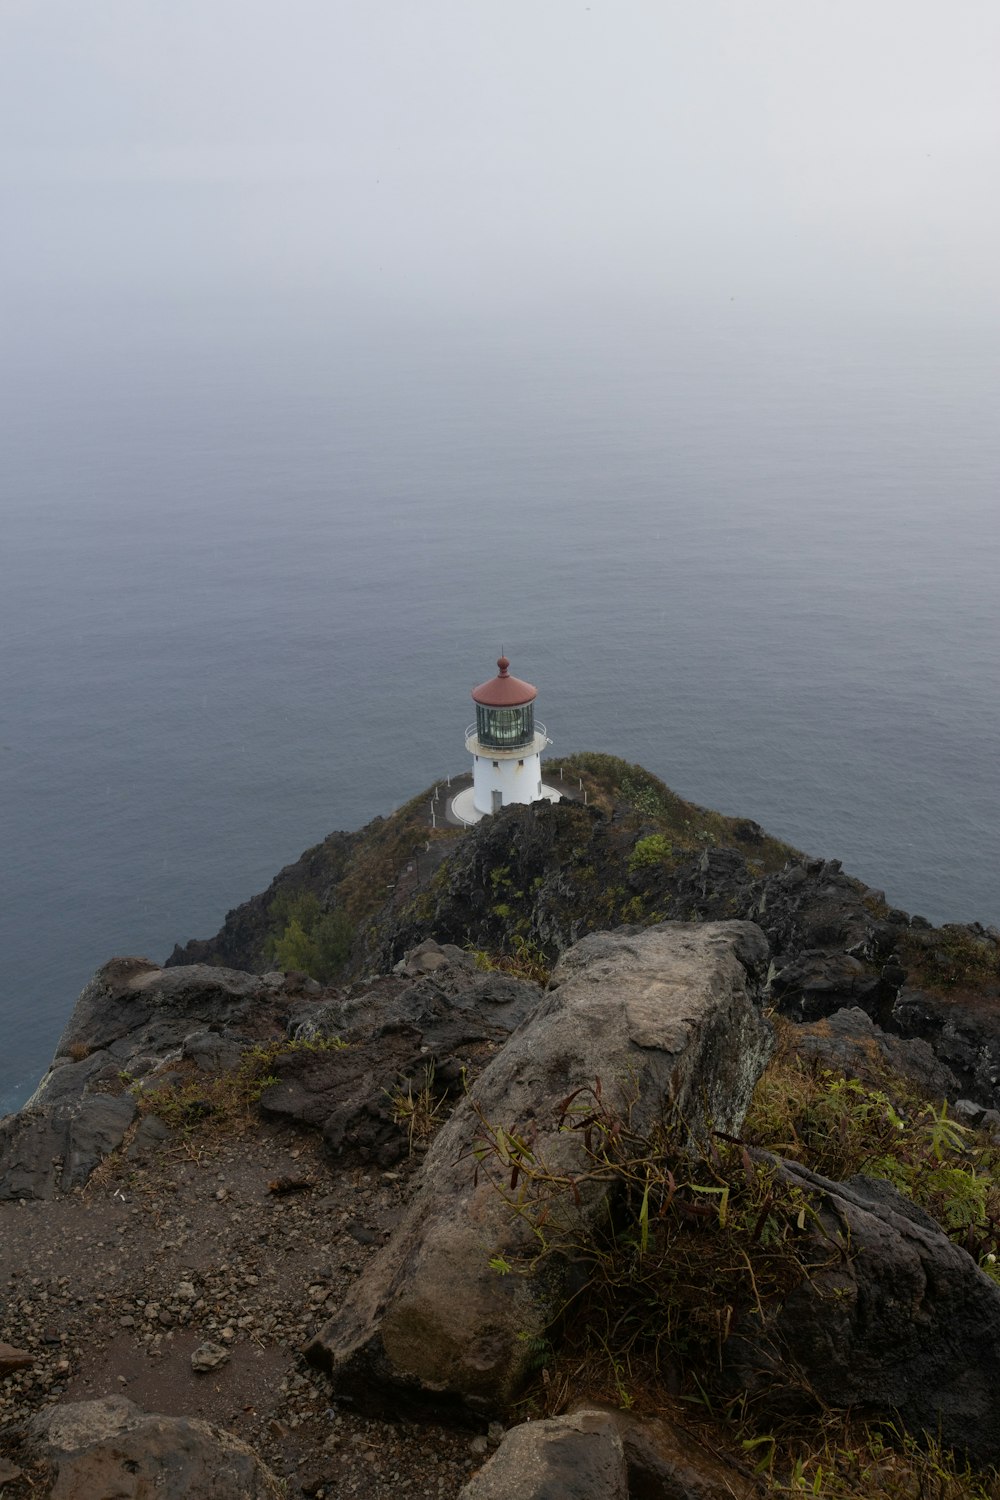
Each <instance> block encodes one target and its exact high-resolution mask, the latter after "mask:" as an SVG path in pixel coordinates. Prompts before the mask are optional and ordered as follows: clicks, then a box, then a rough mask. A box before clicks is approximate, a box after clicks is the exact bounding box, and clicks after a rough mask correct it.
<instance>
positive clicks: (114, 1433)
mask: <svg viewBox="0 0 1000 1500" xmlns="http://www.w3.org/2000/svg"><path fill="white" fill-rule="evenodd" d="M27 1451H28V1453H29V1454H30V1455H31V1457H32V1458H34V1459H40V1460H42V1461H43V1462H44V1463H47V1464H49V1465H50V1466H51V1467H52V1469H53V1471H54V1474H55V1481H54V1483H53V1486H52V1489H51V1491H50V1492H49V1493H50V1494H51V1497H52V1500H96V1497H97V1496H108V1497H110V1496H121V1497H125V1496H143V1495H152V1494H154V1493H155V1494H156V1495H157V1496H162V1500H273V1496H274V1495H276V1494H277V1493H278V1485H277V1481H276V1480H275V1477H274V1475H273V1474H271V1473H270V1472H269V1470H267V1469H266V1468H265V1467H264V1465H263V1464H262V1463H261V1462H260V1460H259V1459H258V1458H257V1457H256V1455H255V1454H254V1453H253V1452H252V1451H251V1449H249V1448H248V1447H247V1446H246V1444H245V1443H241V1442H240V1441H239V1439H238V1438H235V1437H233V1436H232V1434H231V1433H228V1432H223V1431H222V1429H221V1428H218V1427H212V1426H210V1424H209V1423H208V1422H202V1421H199V1420H198V1419H197V1418H194V1417H164V1416H157V1415H154V1414H152V1413H149V1412H144V1411H143V1410H142V1409H141V1407H138V1406H136V1405H135V1404H134V1403H133V1402H132V1401H128V1400H126V1398H125V1397H124V1396H106V1397H105V1398H104V1399H103V1400H101V1401H76V1402H72V1403H70V1404H68V1405H63V1406H54V1407H47V1408H46V1409H45V1410H43V1411H40V1412H39V1413H38V1414H37V1415H36V1416H34V1417H32V1418H31V1420H30V1422H29V1424H28V1441H27Z"/></svg>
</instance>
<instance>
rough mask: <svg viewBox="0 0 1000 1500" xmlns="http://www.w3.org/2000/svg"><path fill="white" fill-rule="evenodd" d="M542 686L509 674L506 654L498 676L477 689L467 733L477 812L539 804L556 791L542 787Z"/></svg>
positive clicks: (544, 740) (498, 662)
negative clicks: (538, 704)
mask: <svg viewBox="0 0 1000 1500" xmlns="http://www.w3.org/2000/svg"><path fill="white" fill-rule="evenodd" d="M537 696H538V689H537V688H534V687H532V685H531V683H530V682H522V681H521V679H520V677H512V676H511V675H510V662H509V661H508V660H507V658H506V656H501V657H500V658H499V659H498V661H497V675H496V676H495V677H491V678H490V679H489V681H488V682H482V683H480V685H479V687H477V688H473V691H472V701H473V702H474V703H475V705H476V722H475V723H474V724H470V725H469V727H468V729H467V730H466V731H465V748H466V750H468V751H469V753H470V755H471V756H472V792H473V795H472V803H473V807H474V808H475V811H476V813H477V814H478V815H479V816H482V815H483V814H484V813H495V812H499V811H500V809H501V807H507V806H508V805H509V804H510V803H511V802H538V801H539V800H541V799H542V798H545V799H546V800H549V799H550V798H551V797H552V796H553V795H555V796H556V797H558V793H554V794H553V791H552V790H551V789H550V788H548V787H543V785H542V751H543V750H544V749H545V746H546V745H547V744H548V743H549V740H548V738H547V736H546V734H545V725H544V724H536V722H535V699H536V698H537Z"/></svg>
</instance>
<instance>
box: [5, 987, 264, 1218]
mask: <svg viewBox="0 0 1000 1500" xmlns="http://www.w3.org/2000/svg"><path fill="white" fill-rule="evenodd" d="M282 987H283V980H282V977H281V976H280V975H274V976H267V977H265V978H260V977H258V976H257V975H253V974H241V973H238V972H236V971H235V970H231V969H216V968H210V967H208V966H205V965H194V966H192V967H188V968H182V969H172V970H165V969H161V968H158V967H157V965H156V964H152V963H150V962H149V961H148V959H144V958H114V959H111V961H110V962H109V963H106V964H104V965H103V967H102V968H100V969H98V971H97V973H96V974H95V975H94V977H93V979H92V980H91V981H90V983H89V984H88V985H87V986H86V988H85V989H84V990H83V992H82V993H81V995H80V998H79V1000H78V1001H77V1003H76V1006H75V1008H74V1010H73V1014H72V1016H71V1018H70V1021H69V1024H68V1025H67V1027H66V1029H65V1031H64V1032H63V1034H62V1037H61V1038H60V1041H59V1045H58V1047H57V1048H56V1056H55V1059H54V1061H53V1063H52V1066H51V1067H50V1068H49V1071H48V1072H47V1073H46V1075H45V1077H44V1078H43V1079H42V1081H41V1083H40V1084H39V1086H38V1088H37V1089H36V1090H35V1092H34V1094H33V1095H32V1097H31V1098H30V1099H29V1100H28V1102H27V1104H26V1105H25V1106H24V1108H23V1109H22V1110H21V1111H20V1113H19V1114H16V1115H10V1116H8V1117H7V1118H6V1119H5V1120H3V1121H0V1200H3V1199H19V1198H51V1197H52V1196H54V1194H55V1193H56V1192H57V1191H59V1190H61V1191H63V1192H69V1191H71V1190H72V1189H73V1188H76V1187H81V1186H82V1185H83V1184H84V1183H85V1182H86V1181H87V1179H88V1177H89V1176H90V1174H91V1173H92V1172H93V1170H94V1168H95V1167H96V1166H97V1165H98V1164H99V1163H100V1162H101V1161H103V1159H104V1158H105V1157H106V1156H108V1155H109V1154H110V1153H111V1152H112V1151H115V1150H117V1148H118V1147H119V1146H120V1145H121V1143H122V1140H123V1139H124V1137H125V1132H126V1131H127V1130H128V1127H129V1126H130V1125H131V1123H132V1121H133V1120H134V1118H135V1114H136V1104H135V1100H134V1099H133V1098H132V1096H131V1095H130V1094H129V1093H128V1092H127V1091H126V1090H123V1086H122V1075H123V1074H124V1075H126V1077H132V1078H142V1077H143V1076H145V1075H146V1074H147V1073H149V1072H150V1071H151V1070H152V1069H154V1068H156V1067H158V1066H159V1065H160V1064H162V1063H163V1062H164V1061H165V1060H169V1059H171V1058H176V1059H178V1060H180V1059H181V1058H182V1057H183V1056H184V1055H185V1044H186V1043H190V1044H191V1047H192V1048H193V1049H194V1051H195V1052H196V1051H197V1050H198V1049H199V1048H200V1049H201V1050H202V1051H203V1052H204V1054H205V1056H206V1058H210V1059H211V1061H212V1063H213V1064H218V1062H219V1060H220V1056H221V1054H220V1051H219V1050H218V1049H213V1047H212V1046H211V1044H210V1038H211V1037H217V1038H218V1039H219V1044H220V1047H222V1046H223V1043H225V1044H226V1046H228V1048H229V1051H228V1053H227V1055H228V1056H230V1057H232V1056H233V1055H238V1050H239V1047H238V1044H237V1038H239V1037H241V1036H242V1037H243V1039H244V1044H245V1043H246V1042H247V1041H249V1040H250V1039H251V1038H252V1037H253V1036H254V1035H258V1034H260V1032H261V1030H262V1029H264V1030H266V1029H267V1027H268V1023H269V1020H270V1022H271V1029H272V1030H273V1029H274V1028H275V1025H276V1018H278V1017H280V1016H282V1015H283V1013H284V1012H285V1011H286V1010H287V1005H288V999H287V996H285V995H284V993H283V988H282ZM223 1032H224V1033H225V1036H224V1037H223ZM234 1047H235V1053H234V1051H233V1049H234ZM191 1056H192V1060H194V1052H192V1053H191Z"/></svg>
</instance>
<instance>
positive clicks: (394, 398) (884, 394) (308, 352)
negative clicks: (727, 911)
mask: <svg viewBox="0 0 1000 1500" xmlns="http://www.w3.org/2000/svg"><path fill="white" fill-rule="evenodd" d="M998 60H1000V10H998V9H997V8H996V7H995V6H993V5H992V4H988V3H983V0H957V3H956V4H955V5H954V6H949V7H944V6H941V5H940V4H939V3H938V0H877V3H876V4H875V5H873V6H870V7H865V8H863V9H862V8H861V7H854V8H852V7H842V6H841V7H835V6H833V5H830V4H826V5H816V6H803V5H801V4H800V3H799V0H757V3H756V4H755V5H754V6H744V5H740V4H737V3H735V0H700V3H699V4H698V5H697V6H691V5H689V4H685V3H681V0H629V3H628V4H627V5H619V4H614V5H612V4H611V3H610V0H591V3H589V4H587V5H583V6H579V5H577V4H575V3H573V0H547V3H546V5H545V6H543V7H539V6H538V5H536V4H534V3H529V0H509V3H508V4H507V5H505V6H504V7H500V8H497V7H477V6H469V5H467V4H465V3H464V0H422V3H421V5H419V6H413V5H412V4H410V3H408V0H384V4H380V5H378V6H366V7H363V6H357V5H352V4H347V3H345V0H293V3H292V4H291V5H290V6H283V7H277V6H275V5H274V4H273V0H213V4H212V5H211V6H204V5H196V4H192V3H188V0H169V3H168V0H102V3H101V5H100V6H99V7H97V9H96V11H94V10H92V8H90V7H81V6H79V5H78V4H76V3H73V0H46V4H45V5H44V6H39V5H31V4H29V3H27V0H11V3H10V4H8V5H7V6H5V7H3V10H2V14H0V202H2V205H3V222H4V234H3V235H2V236H0V329H2V341H0V642H2V655H0V849H2V853H3V858H2V859H0V924H2V928H0V945H2V947H0V951H2V953H3V959H4V962H3V969H2V974H0V1028H2V1029H0V1036H2V1038H3V1048H2V1053H0V1111H3V1110H4V1109H9V1108H12V1107H15V1106H16V1105H17V1104H18V1103H19V1102H21V1101H22V1100H23V1099H24V1098H25V1097H26V1096H27V1094H28V1093H29V1092H30V1090H31V1089H32V1087H33V1086H34V1084H35V1082H36V1081H37V1079H38V1077H39V1076H40V1074H41V1072H42V1071H43V1069H44V1068H45V1066H46V1064H47V1063H48V1061H49V1059H50V1057H51V1055H52V1051H53V1047H54V1044H55V1042H56V1040H57V1038H58V1036H59V1033H60V1031H61V1030H62V1028H63V1026H64V1024H65V1021H66V1019H67V1018H68V1016H69V1014H70V1011H71V1008H72V1005H73V1003H74V1000H75V998H76V996H77V994H78V993H79V990H80V989H81V987H82V986H83V984H84V983H85V982H86V981H87V979H88V978H89V976H90V975H91V973H92V972H93V970H94V969H95V968H96V967H97V966H98V965H99V964H100V963H102V962H103V961H104V960H106V959H107V958H108V957H110V956H111V955H112V954H115V953H137V954H145V955H148V956H150V957H152V958H154V959H158V960H162V959H163V958H164V957H165V956H166V955H167V953H169V951H170V949H171V948H172V946H173V944H174V942H175V941H182V942H183V941H185V940H186V939H188V938H189V937H193V936H208V935H210V934H211V933H213V932H214V931H215V930H217V928H218V927H219V925H220V923H221V921H222V919H223V917H224V915H225V913H226V911H227V909H229V908H230V907H232V906H234V905H235V904H237V903H238V902H240V901H243V900H245V899H246V898H247V897H248V896H250V895H251V894H253V893H254V892H255V891H258V890H260V889H262V888H263V887H264V886H265V885H266V884H267V883H268V882H269V880H270V879H271V877H272V876H273V875H274V874H275V873H276V871H277V870H278V869H279V868H280V867H281V866H282V865H283V864H285V863H287V862H288V861H290V860H293V859H295V858H296V857H297V856H298V854H299V853H300V852H301V851H302V850H303V849H304V848H305V847H307V846H308V845H310V844H313V843H315V842H317V841H318V840H320V839H321V838H322V837H323V836H324V835H325V834H326V833H328V832H329V831H330V830H332V829H335V828H354V827H357V826H359V825H361V824H363V823H364V822H366V821H367V820H368V819H370V818H371V817H373V816H374V815H376V814H378V813H386V812H389V811H390V810H391V809H392V808H393V807H394V806H397V805H399V804H400V803H402V802H403V801H405V800H407V799H408V798H410V797H411V796H412V795H413V794H414V793H416V792H418V791H419V790H421V789H422V788H423V787H424V786H426V785H428V784H429V783H430V782H432V781H433V780H435V779H437V778H440V777H442V776H443V775H445V774H446V773H448V772H450V771H456V770H461V769H463V768H464V766H465V761H466V756H465V751H464V743H463V731H464V728H465V726H466V724H467V723H468V722H469V719H470V718H471V716H472V705H471V702H470V699H469V692H470V690H471V688H472V687H473V685H474V684H476V683H477V682H480V681H482V680H483V679H484V678H485V677H486V676H488V675H490V674H491V673H492V671H493V670H494V666H493V663H494V661H495V658H496V656H497V654H498V650H499V647H500V644H501V642H502V643H503V645H504V647H505V649H506V651H507V653H508V654H509V656H510V657H511V661H512V667H513V670H514V672H515V673H517V674H518V675H519V676H523V677H527V678H528V679H529V680H531V681H532V682H534V683H536V684H537V686H538V689H539V700H538V708H539V715H540V717H541V719H542V720H543V721H544V722H545V724H546V725H547V726H548V730H549V733H550V735H551V737H552V740H553V751H554V752H568V751H572V750H574V749H598V750H606V751H612V752H614V753H616V754H618V755H621V756H624V757H626V758H628V759H630V760H636V761H640V762H641V763H642V764H644V765H645V766H647V767H648V768H649V769H650V770H651V771H654V772H656V773H657V774H658V775H660V776H662V777H663V778H664V779H665V780H666V781H667V782H668V783H669V785H670V786H672V787H673V788H674V789H675V790H676V791H678V792H679V793H681V794H682V795H683V796H685V797H688V798H690V799H692V800H694V801H697V802H701V803H703V804H707V805H709V806H712V807H717V808H720V809H721V810H723V811H725V812H728V813H738V814H741V815H744V816H747V817H751V818H755V819H756V820H757V821H759V822H760V823H761V824H763V825H764V826H765V827H766V828H767V829H768V830H769V831H770V832H771V833H773V834H775V835H778V836H780V837H782V838H784V839H787V840H788V841H789V842H791V843H792V844H794V845H796V846H798V847H799V848H801V849H803V850H805V851H807V852H808V853H810V854H815V855H823V856H826V857H829V858H833V857H836V858H839V859H841V860H842V861H843V863H844V866H845V868H846V869H847V870H848V871H850V872H851V873H853V874H856V875H858V876H860V877H862V878H863V879H865V880H866V881H868V882H869V883H871V884H873V885H876V886H879V887H884V889H885V891H886V894H887V897H888V899H889V901H890V902H891V903H893V904H895V905H899V906H903V907H906V908H907V909H909V910H911V911H914V912H919V913H921V914H923V915H924V916H926V917H929V918H931V919H933V920H936V921H942V920H973V919H978V920H981V921H983V922H986V923H996V924H998V925H1000V862H998V859H997V853H996V851H997V848H998V846H1000V771H998V755H997V747H998V745H1000V694H998V690H997V688H998V676H1000V673H998V666H1000V588H998V585H997V580H998V577H1000V424H998V422H997V413H998V412H1000V354H998V350H1000V284H998V281H997V275H996V267H997V265H1000V198H998V196H997V194H996V191H995V185H996V182H997V180H998V175H1000V103H998V95H997V90H996V76H997V63H998Z"/></svg>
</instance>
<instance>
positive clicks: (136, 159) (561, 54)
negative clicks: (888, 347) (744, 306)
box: [0, 0, 1000, 321]
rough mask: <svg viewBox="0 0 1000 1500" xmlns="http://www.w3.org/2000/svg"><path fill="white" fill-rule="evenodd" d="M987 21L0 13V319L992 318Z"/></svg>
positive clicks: (863, 2) (754, 14)
mask: <svg viewBox="0 0 1000 1500" xmlns="http://www.w3.org/2000/svg"><path fill="white" fill-rule="evenodd" d="M998 83H1000V5H997V4H996V0H685V3H683V4H682V3H675V0H590V3H577V0H502V3H501V0H351V3H345V0H280V3H279V0H270V3H263V0H87V3H85V4H84V3H81V0H0V187H2V193H3V198H4V200H5V203H6V209H5V214H4V218H5V228H4V234H3V238H2V243H0V271H2V274H3V282H4V285H5V287H6V289H7V293H8V296H12V297H13V299H14V301H15V303H16V302H17V300H18V299H19V298H22V297H24V296H25V295H27V296H32V295H36V294H37V293H38V292H39V291H40V290H44V291H45V292H46V293H47V294H48V295H50V296H52V297H54V298H56V299H59V298H61V297H64V296H69V297H74V296H83V297H86V296H88V295H98V294H99V292H100V289H101V287H102V285H104V284H105V283H110V282H114V283H116V284H117V285H118V286H126V287H134V288H138V289H140V290H141V289H144V288H149V287H152V286H155V285H157V284H166V283H169V284H170V285H171V286H174V287H182V288H189V289H191V290H192V291H201V292H205V291H208V292H211V289H212V288H213V287H220V288H221V287H223V286H224V285H225V284H227V283H236V284H239V285H240V286H241V287H243V288H244V289H246V288H247V287H251V288H252V287H258V288H260V289H261V290H262V291H265V292H266V291H267V290H268V289H278V288H281V287H289V286H296V287H299V288H307V289H319V290H322V291H323V292H325V293H326V294H329V295H331V296H347V297H360V298H361V299H362V300H363V299H364V297H365V296H366V295H367V294H368V293H369V292H370V291H372V290H373V289H376V290H377V293H378V295H379V297H381V298H383V299H388V301H389V302H390V303H396V304H398V305H406V304H407V303H420V304H422V305H424V306H427V307H431V308H435V307H447V306H449V305H454V306H468V305H472V304H475V303H476V302H477V301H481V300H482V299H484V298H489V299H492V300H494V301H495V303H496V305H497V306H499V307H503V306H504V305H506V304H508V303H512V302H518V301H521V302H524V301H528V302H531V301H532V300H540V299H541V300H543V299H545V298H547V297H559V296H563V295H571V296H581V295H586V296H588V297H595V298H598V299H599V298H600V297H601V296H607V297H608V298H610V299H611V300H614V298H615V297H621V296H626V297H633V296H634V297H637V298H639V299H644V298H654V299H655V298H667V299H669V298H676V297H678V296H684V295H686V294H689V293H690V294H691V295H699V296H704V295H713V294H717V295H719V296H720V297H722V296H725V297H727V298H728V297H730V296H732V297H742V298H751V299H752V298H758V299H759V298H764V299H773V298H775V297H777V298H782V297H789V298H805V299H807V300H808V299H815V300H823V301H826V302H830V303H834V304H837V305H845V304H852V303H853V304H854V305H856V306H858V307H860V308H874V307H875V306H876V305H877V304H879V303H883V304H885V305H888V306H898V307H900V308H902V309H904V310H905V309H907V308H912V309H919V308H920V307H930V306H933V308H934V309H935V310H936V312H937V313H938V314H939V315H940V316H943V317H945V318H947V317H956V318H962V319H969V318H971V319H974V320H976V321H984V320H998V319H1000V295H998V290H997V267H998V265H1000V191H998V187H1000V88H998Z"/></svg>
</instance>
